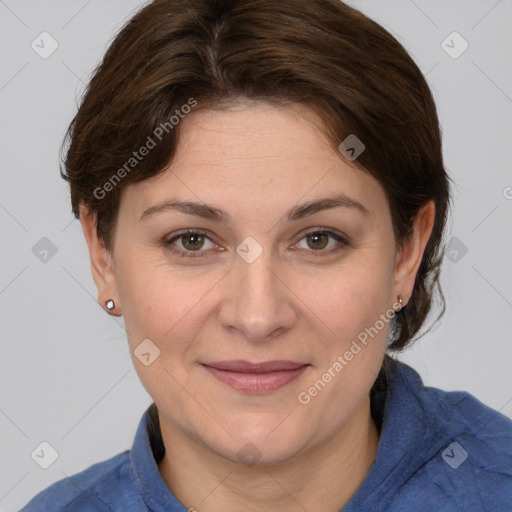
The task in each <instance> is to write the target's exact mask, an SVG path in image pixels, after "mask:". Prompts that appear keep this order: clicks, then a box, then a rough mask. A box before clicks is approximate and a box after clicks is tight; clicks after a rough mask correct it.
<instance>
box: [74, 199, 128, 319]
mask: <svg viewBox="0 0 512 512" xmlns="http://www.w3.org/2000/svg"><path fill="white" fill-rule="evenodd" d="M80 223H81V224H82V230H83V232H84V236H85V239H86V241H87V246H88V247H89V257H90V261H91V270H92V277H93V279H94V282H95V283H96V287H97V288H98V302H99V304H100V306H101V307H102V308H103V309H105V310H106V311H107V312H108V313H109V314H111V315H114V316H121V304H120V303H119V294H118V290H117V284H116V278H115V274H114V269H113V265H112V264H113V259H112V253H111V252H110V251H109V250H107V248H106V247H105V245H104V244H103V242H102V241H101V240H100V239H99V238H98V235H97V232H96V216H95V215H94V214H92V213H91V212H90V211H89V209H88V208H87V207H86V206H84V205H80ZM109 299H113V300H114V303H115V305H116V307H115V309H114V310H112V311H109V310H108V309H106V306H105V303H106V302H107V300H109Z"/></svg>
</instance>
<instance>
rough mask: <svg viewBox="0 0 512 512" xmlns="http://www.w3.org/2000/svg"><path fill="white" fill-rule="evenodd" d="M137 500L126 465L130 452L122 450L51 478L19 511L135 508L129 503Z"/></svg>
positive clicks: (79, 511)
mask: <svg viewBox="0 0 512 512" xmlns="http://www.w3.org/2000/svg"><path fill="white" fill-rule="evenodd" d="M120 500H121V501H120ZM139 500H140V497H139V494H138V492H137V489H136V486H135V483H134V479H133V477H132V473H131V468H130V452H129V451H126V452H123V453H119V454H118V455H116V456H114V457H112V458H110V459H108V460H105V461H102V462H98V463H96V464H93V465H92V466H90V467H88V468H87V469H85V470H84V471H82V472H80V473H77V474H75V475H72V476H70V477H67V478H63V479H62V480H59V481H58V482H55V483H54V484H52V485H51V486H49V487H47V488H46V489H44V490H43V491H41V492H40V493H39V494H37V495H36V496H35V497H34V498H33V499H32V500H31V501H30V502H29V503H28V504H27V505H25V507H24V508H22V509H21V511H20V512H36V511H37V512H46V511H48V512H50V511H51V512H64V511H73V512H103V511H105V512H106V511H111V510H119V506H123V507H125V508H123V509H124V510H135V508H133V506H134V505H137V504H138V503H139ZM114 506H115V507H116V508H113V507H114ZM129 507H131V508H129ZM139 510H145V508H139Z"/></svg>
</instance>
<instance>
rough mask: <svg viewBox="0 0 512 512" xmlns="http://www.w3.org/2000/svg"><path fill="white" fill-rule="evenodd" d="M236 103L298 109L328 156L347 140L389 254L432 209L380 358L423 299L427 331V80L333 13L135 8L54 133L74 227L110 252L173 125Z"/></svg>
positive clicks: (213, 1) (380, 36)
mask: <svg viewBox="0 0 512 512" xmlns="http://www.w3.org/2000/svg"><path fill="white" fill-rule="evenodd" d="M235 98H248V99H253V100H261V101H267V102H272V103H276V104H278V105H279V104H284V103H289V102H292V103H300V104H304V105H307V106H308V107H310V108H312V109H313V110H314V111H315V112H316V114H317V115H318V116H319V117H320V118H321V119H322V121H323V123H324V125H325V126H324V127H325V132H326V135H327V136H328V137H329V140H330V141H331V142H332V144H333V148H335V149H337V148H338V146H339V144H340V143H341V142H342V141H343V140H344V139H345V138H346V137H347V136H348V135H350V134H354V135H356V136H357V138H358V139H360V140H361V141H362V142H363V144H364V145H365V150H364V151H363V153H362V154H361V155H360V156H359V157H358V158H357V160H355V161H354V162H353V164H355V165H356V166H357V167H358V168H359V169H361V170H362V171H363V172H368V173H370V174H371V175H372V176H373V177H374V178H376V179H377V180H378V181H379V183H380V184H381V185H382V187H383V188H384V190H385V192H386V195H387V198H388V201H389V206H390V211H391V216H392V220H393V227H394V232H395V240H396V242H397V245H398V246H400V245H401V244H403V242H404V241H405V240H407V238H408V236H409V235H410V234H411V229H412V225H413V224H412V223H413V220H414V218H415V216H416V214H417V213H418V211H419V209H420V207H421V206H422V205H423V204H425V203H426V202H427V201H428V200H430V199H433V200H434V201H435V206H436V213H435V223H434V228H433V232H432V235H431V237H430V240H429V242H428V244H427V246H426V249H425V253H424V256H423V260H422V262H421V265H420V268H419V271H418V274H417V276H416V282H415V287H414V292H413V294H412V297H411V298H410V300H409V302H408V304H407V306H406V307H405V308H404V309H403V310H402V312H401V313H400V314H399V315H396V316H395V318H394V322H393V324H392V325H393V327H392V329H391V330H390V335H391V336H392V343H391V344H390V348H391V349H392V350H401V349H403V348H404V347H405V346H406V345H407V344H408V343H409V342H410V341H411V340H412V338H413V337H414V336H415V335H416V334H417V333H418V332H419V330H420V328H421V326H422V324H423V323H424V321H425V318H426V317H427V314H428V313H429V311H430V310H431V305H432V302H433V294H434V292H435V290H438V292H439V297H440V299H441V305H442V311H441V313H440V314H439V316H438V318H437V319H439V318H440V317H441V315H442V314H443V313H444V299H443V295H442V292H441V289H440V287H439V271H440V264H441V261H442V257H443V250H442V245H441V242H442V237H443V231H444V227H445V222H446V217H447V211H448V208H449V202H450V194H449V186H450V184H449V178H448V176H447V174H446V172H445V169H444V165H443V158H442V147H441V135H440V129H439V121H438V117H437V112H436V107H435V103H434V100H433V98H432V94H431V92H430V89H429V87H428V85H427V83H426V81H425V78H424V77H423V75H422V73H421V71H420V70H419V68H418V67H417V66H416V64H415V63H414V61H413V60H412V59H411V57H410V56H409V55H408V53H407V52H406V50H405V49H404V48H403V47H402V45H401V44H400V43H399V42H398V41H397V40H396V39H395V38H394V37H393V36H392V35H391V34H390V33H389V32H387V31H386V30H385V29H384V28H383V27H381V26H380V25H379V24H377V23H375V22H374V21H372V20H371V19H369V18H368V17H366V16H364V15H363V14H362V13H360V12H359V11H357V10H355V9H353V8H351V7H349V6H347V5H346V4H344V3H342V2H341V1H339V0H308V1H303V0H154V1H153V2H151V3H149V4H148V5H146V6H145V7H143V8H142V9H141V10H140V11H139V12H138V13H137V14H136V15H135V16H134V17H133V18H131V19H130V20H129V21H128V22H127V23H126V24H125V26H124V27H123V28H122V30H121V31H120V32H119V34H118V35H117V36H116V37H115V39H114V40H113V42H112V44H111V45H110V47H109V48H108V50H107V52H106V54H105V56H104V58H103V60H102V62H101V63H100V65H99V66H98V67H97V69H96V70H95V72H94V74H93V76H92V79H91V80H90V83H89V85H88V88H87V90H86V91H85V93H84V97H83V99H82V101H81V106H80V108H79V111H78V113H77V115H76V116H75V118H74V119H73V121H72V123H71V125H70V127H69V129H68V131H67V133H66V138H65V140H64V143H65V142H66V141H69V147H68V149H67V154H66V156H65V159H63V164H64V167H65V168H64V169H62V168H61V175H62V177H63V178H64V179H66V180H68V181H69V184H70V188H71V204H72V211H73V214H74V215H75V216H76V217H77V218H78V217H79V207H80V205H81V204H83V205H85V206H87V208H88V210H89V211H90V212H91V213H93V214H94V215H95V217H96V219H97V233H98V236H99V238H100V239H101V240H102V242H103V243H104V244H105V246H106V247H107V248H108V249H111V248H112V245H113V233H114V230H115V225H116V219H117V214H118V211H119V203H120V198H121V193H122V190H123V188H124V186H126V185H127V184H128V183H133V182H138V181H141V180H145V179H147V178H150V177H152V176H154V175H156V174H158V173H160V172H162V171H163V170H164V169H165V168H166V167H167V166H168V165H169V164H170V163H171V161H172V158H173V156H174V153H175V150H176V147H177V144H178V138H179V131H180V125H179V123H178V124H176V125H174V123H173V124H172V125H171V124H170V122H169V120H170V119H171V118H172V116H176V115H177V114H179V112H178V111H180V112H181V111H182V110H181V109H182V108H184V105H190V104H191V100H193V101H194V102H195V104H196V105H198V106H197V108H208V107H209V106H210V107H212V106H219V105H222V104H225V103H226V102H227V103H229V101H231V100H233V99H235ZM159 126H166V127H167V129H166V130H165V134H164V133H163V132H164V130H161V132H162V133H161V135H162V136H161V138H160V139H159V141H158V144H156V146H155V147H154V148H152V149H151V151H149V152H148V153H147V156H145V157H144V158H143V159H141V160H140V161H139V160H137V162H136V163H134V162H131V164H134V165H131V167H133V168H134V170H133V171H132V170H131V168H128V167H127V165H126V163H127V162H128V161H130V158H131V157H132V155H133V152H134V151H135V150H137V149H138V148H139V147H141V146H142V145H144V144H145V143H146V141H149V138H150V137H151V134H154V133H155V131H156V130H157V129H158V127H159ZM158 133H159V134H160V132H158ZM64 143H63V147H62V148H61V151H62V150H63V148H64ZM339 154H340V156H341V158H347V156H346V155H344V154H343V153H342V152H340V153H339ZM121 169H124V171H121ZM116 172H117V178H115V181H113V180H112V178H114V177H115V173H116ZM121 178H122V179H121ZM108 184H109V185H108ZM105 185H106V186H105ZM98 190H100V191H101V192H98ZM107 192H108V193H107ZM98 196H100V197H98ZM437 319H436V320H437Z"/></svg>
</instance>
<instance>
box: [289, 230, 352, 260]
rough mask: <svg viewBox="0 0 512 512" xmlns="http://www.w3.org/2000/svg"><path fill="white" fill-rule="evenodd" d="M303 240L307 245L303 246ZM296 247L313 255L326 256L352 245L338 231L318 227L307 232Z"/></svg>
mask: <svg viewBox="0 0 512 512" xmlns="http://www.w3.org/2000/svg"><path fill="white" fill-rule="evenodd" d="M303 241H305V246H304V245H302V246H301V244H303ZM331 242H332V243H331ZM296 247H297V248H298V249H301V250H303V251H306V252H307V253H309V254H311V255H313V256H326V255H329V254H333V253H335V252H337V251H340V250H343V249H345V248H347V247H350V243H349V241H348V240H347V239H346V238H345V237H343V236H341V235H338V234H337V233H334V232H332V231H323V230H318V229H317V230H316V231H310V232H309V233H306V234H305V235H304V237H303V238H302V239H301V240H300V242H299V243H298V244H297V245H296Z"/></svg>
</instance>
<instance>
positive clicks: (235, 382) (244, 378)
mask: <svg viewBox="0 0 512 512" xmlns="http://www.w3.org/2000/svg"><path fill="white" fill-rule="evenodd" d="M203 368H205V369H206V370H208V371H209V372H210V373H211V374H212V375H213V376H214V377H215V378H216V379H218V380H220V381H221V382H224V383H226V384H228V385H230V386H231V387H232V388H235V389H237V390H239V391H245V392H246V393H254V394H263V393H270V392H271V391H276V390H277V389H280V388H282V387H283V386H286V384H289V383H290V382H292V381H293V380H295V379H296V378H297V377H298V376H299V375H301V374H302V373H303V372H304V370H305V369H306V368H307V365H305V366H301V367H300V368H297V369H296V370H282V371H278V372H271V373H242V372H231V371H227V370H219V369H218V368H212V367H211V366H205V365H203Z"/></svg>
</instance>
